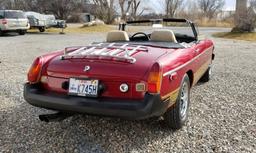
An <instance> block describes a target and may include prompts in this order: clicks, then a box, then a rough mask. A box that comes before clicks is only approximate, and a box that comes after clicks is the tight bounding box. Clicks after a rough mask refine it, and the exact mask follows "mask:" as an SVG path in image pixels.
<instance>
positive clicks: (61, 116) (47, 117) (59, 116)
mask: <svg viewBox="0 0 256 153" xmlns="http://www.w3.org/2000/svg"><path fill="white" fill-rule="evenodd" d="M70 116H72V114H67V113H62V112H58V113H55V114H44V115H39V119H40V121H42V122H46V123H49V122H61V121H63V120H65V119H67V118H69V117H70Z"/></svg>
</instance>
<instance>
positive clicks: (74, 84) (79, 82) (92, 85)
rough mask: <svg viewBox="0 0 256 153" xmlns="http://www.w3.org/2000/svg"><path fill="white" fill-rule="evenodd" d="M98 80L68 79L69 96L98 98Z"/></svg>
mask: <svg viewBox="0 0 256 153" xmlns="http://www.w3.org/2000/svg"><path fill="white" fill-rule="evenodd" d="M98 84H99V80H88V79H75V78H70V79H69V95H74V96H82V97H97V96H98Z"/></svg>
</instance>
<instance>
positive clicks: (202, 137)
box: [0, 34, 256, 153]
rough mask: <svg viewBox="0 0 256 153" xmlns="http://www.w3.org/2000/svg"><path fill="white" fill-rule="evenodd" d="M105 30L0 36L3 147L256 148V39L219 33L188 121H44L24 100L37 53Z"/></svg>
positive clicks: (86, 118) (57, 149)
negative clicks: (174, 125)
mask: <svg viewBox="0 0 256 153" xmlns="http://www.w3.org/2000/svg"><path fill="white" fill-rule="evenodd" d="M102 38H104V34H84V35H80V34H72V35H71V34H68V35H58V34H28V35H25V36H11V35H10V36H5V37H0V61H1V63H0V81H1V82H0V152H18V153H21V152H33V153H36V152H60V153H62V152H231V153H233V152H239V153H240V152H254V153H255V152H256V143H255V142H256V60H255V59H256V50H255V48H256V43H252V42H246V41H233V40H225V39H214V41H215V44H216V60H215V62H214V78H213V80H211V81H210V82H209V83H206V84H198V85H197V86H195V87H194V89H193V90H192V95H191V96H192V98H191V107H190V116H189V121H188V122H187V125H186V126H185V127H184V128H183V129H182V130H179V131H176V132H174V131H171V130H169V129H167V128H165V126H164V125H163V123H162V121H158V120H156V119H149V120H145V121H125V120H120V119H115V118H100V117H92V116H86V115H77V116H74V117H71V118H69V119H67V120H65V121H63V122H59V123H48V124H46V123H43V122H40V121H39V119H38V115H39V114H44V113H49V112H50V111H47V110H43V109H39V108H35V107H33V106H30V105H29V104H27V103H26V102H25V101H24V99H23V95H22V92H23V83H24V82H25V81H26V72H27V70H28V68H29V66H30V64H31V63H32V61H33V59H34V58H35V57H36V56H38V55H40V54H43V53H47V52H49V51H52V50H58V49H63V48H64V47H65V46H72V45H81V44H88V43H91V42H93V41H101V40H102Z"/></svg>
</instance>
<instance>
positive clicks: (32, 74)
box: [28, 57, 43, 83]
mask: <svg viewBox="0 0 256 153" xmlns="http://www.w3.org/2000/svg"><path fill="white" fill-rule="evenodd" d="M42 67H43V58H42V57H38V58H36V60H35V61H34V62H33V64H32V66H31V67H30V69H29V72H28V81H29V82H30V83H38V82H39V80H40V74H41V70H42Z"/></svg>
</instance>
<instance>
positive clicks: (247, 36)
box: [213, 32, 256, 41]
mask: <svg viewBox="0 0 256 153" xmlns="http://www.w3.org/2000/svg"><path fill="white" fill-rule="evenodd" d="M213 36H214V37H220V38H227V39H237V40H247V41H256V32H253V33H232V32H220V33H215V34H213Z"/></svg>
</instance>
